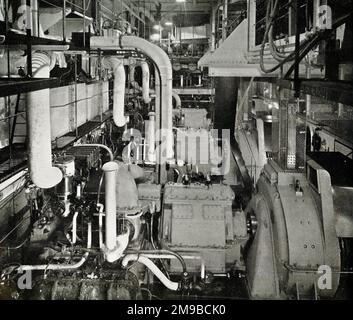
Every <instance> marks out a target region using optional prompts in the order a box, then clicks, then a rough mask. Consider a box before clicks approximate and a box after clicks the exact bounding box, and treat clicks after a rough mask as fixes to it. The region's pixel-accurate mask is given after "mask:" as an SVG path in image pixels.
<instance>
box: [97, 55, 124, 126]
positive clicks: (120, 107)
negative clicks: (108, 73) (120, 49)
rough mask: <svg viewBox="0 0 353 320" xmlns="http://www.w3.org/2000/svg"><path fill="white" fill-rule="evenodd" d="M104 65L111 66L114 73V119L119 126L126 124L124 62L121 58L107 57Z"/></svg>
mask: <svg viewBox="0 0 353 320" xmlns="http://www.w3.org/2000/svg"><path fill="white" fill-rule="evenodd" d="M102 63H103V65H105V66H106V67H108V68H110V69H111V70H112V71H113V73H114V89H113V91H114V92H113V96H114V97H113V119H114V123H115V125H116V126H118V127H123V126H125V124H126V117H125V86H126V74H125V68H124V64H123V62H122V61H121V60H119V59H117V58H113V57H109V58H105V59H103V61H102Z"/></svg>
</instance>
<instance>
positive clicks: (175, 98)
mask: <svg viewBox="0 0 353 320" xmlns="http://www.w3.org/2000/svg"><path fill="white" fill-rule="evenodd" d="M173 98H174V100H175V102H176V108H177V109H180V108H181V99H180V96H179V95H178V94H177V93H176V92H174V91H173Z"/></svg>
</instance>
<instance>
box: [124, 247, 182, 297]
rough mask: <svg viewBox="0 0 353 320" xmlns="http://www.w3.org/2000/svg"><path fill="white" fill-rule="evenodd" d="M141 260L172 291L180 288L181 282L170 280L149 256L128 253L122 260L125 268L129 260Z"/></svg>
mask: <svg viewBox="0 0 353 320" xmlns="http://www.w3.org/2000/svg"><path fill="white" fill-rule="evenodd" d="M131 261H134V262H139V263H142V264H143V265H145V266H146V267H147V268H148V269H149V270H151V272H152V273H153V274H154V275H155V276H156V277H157V278H158V279H159V280H160V281H161V282H162V283H163V284H164V286H165V287H166V288H168V289H169V290H172V291H177V290H179V288H180V284H179V283H178V282H174V281H171V280H169V279H168V278H167V277H166V276H165V275H164V273H163V272H162V271H161V270H160V269H159V268H158V267H157V266H156V265H155V264H154V263H153V262H152V261H151V260H150V259H148V258H147V257H145V256H143V255H139V254H128V255H126V256H125V257H124V259H123V261H122V263H121V264H122V266H123V267H124V268H126V267H127V265H128V264H129V262H131Z"/></svg>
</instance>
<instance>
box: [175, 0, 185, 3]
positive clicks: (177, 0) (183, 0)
mask: <svg viewBox="0 0 353 320" xmlns="http://www.w3.org/2000/svg"><path fill="white" fill-rule="evenodd" d="M176 2H180V3H181V2H186V0H176Z"/></svg>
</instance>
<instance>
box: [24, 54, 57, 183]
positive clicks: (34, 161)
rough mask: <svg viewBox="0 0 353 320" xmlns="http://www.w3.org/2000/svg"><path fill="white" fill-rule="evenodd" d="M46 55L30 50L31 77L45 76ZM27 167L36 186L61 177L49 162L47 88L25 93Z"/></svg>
mask: <svg viewBox="0 0 353 320" xmlns="http://www.w3.org/2000/svg"><path fill="white" fill-rule="evenodd" d="M49 65H50V58H49V57H48V56H47V55H46V54H44V53H34V54H33V68H34V70H35V72H34V78H49V73H50V70H49ZM27 116H28V136H29V171H30V177H31V179H32V181H33V183H34V184H35V185H37V186H38V187H39V188H43V189H49V188H52V187H54V186H56V185H57V184H58V183H59V182H60V181H61V180H62V177H63V176H62V172H61V170H60V169H59V168H56V167H53V166H52V153H51V130H50V91H49V89H44V90H39V91H33V92H31V93H29V94H28V96H27Z"/></svg>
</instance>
